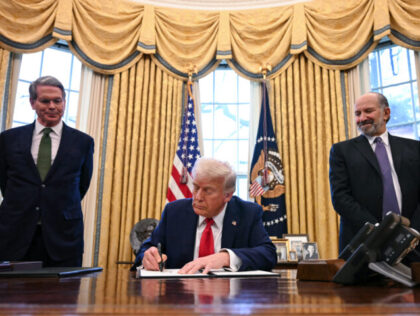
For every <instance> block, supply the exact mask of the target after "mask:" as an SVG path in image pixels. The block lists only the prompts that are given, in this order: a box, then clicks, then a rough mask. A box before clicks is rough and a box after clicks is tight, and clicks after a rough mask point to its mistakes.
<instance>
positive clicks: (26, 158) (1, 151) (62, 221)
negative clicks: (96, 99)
mask: <svg viewBox="0 0 420 316" xmlns="http://www.w3.org/2000/svg"><path fill="white" fill-rule="evenodd" d="M34 127H35V123H33V124H30V125H26V126H22V127H17V128H12V129H9V130H7V131H4V132H3V133H1V134H0V189H1V192H2V195H3V198H4V199H3V201H2V203H1V205H0V260H20V259H21V258H22V257H24V256H25V254H26V252H27V251H28V248H29V246H30V244H31V241H32V239H33V236H34V233H35V230H36V227H37V223H38V222H39V220H41V223H42V234H43V240H44V245H45V248H46V249H47V251H48V254H49V256H50V257H51V258H52V259H53V260H57V261H62V260H66V259H68V258H71V257H73V256H81V255H82V254H83V214H82V209H81V200H82V198H83V196H84V195H85V193H86V191H87V189H88V187H89V183H90V179H91V176H92V164H93V146H94V142H93V139H92V138H91V137H90V136H88V135H87V134H84V133H82V132H80V131H78V130H76V129H74V128H71V127H68V126H67V125H65V124H63V130H62V136H61V141H60V145H59V148H58V151H57V155H56V157H55V160H54V163H53V164H52V166H51V168H50V170H49V172H48V174H47V176H46V178H45V180H44V182H42V181H41V178H40V175H39V172H38V169H37V167H36V165H35V162H34V160H33V157H32V155H31V144H32V135H33V131H34Z"/></svg>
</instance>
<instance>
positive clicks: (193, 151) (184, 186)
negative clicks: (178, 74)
mask: <svg viewBox="0 0 420 316" xmlns="http://www.w3.org/2000/svg"><path fill="white" fill-rule="evenodd" d="M191 89H192V82H191V81H189V82H188V103H187V106H186V107H185V108H184V116H183V118H182V126H181V135H180V137H179V142H178V148H177V151H176V154H175V158H174V164H173V166H172V172H171V177H170V179H169V185H168V192H167V194H166V202H172V201H175V200H178V199H184V198H190V197H192V190H193V186H192V178H191V170H192V167H193V166H194V163H195V161H196V160H197V159H198V158H200V147H199V145H198V133H197V123H196V120H195V115H194V98H193V95H192V90H191Z"/></svg>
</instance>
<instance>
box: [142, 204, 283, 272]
mask: <svg viewBox="0 0 420 316" xmlns="http://www.w3.org/2000/svg"><path fill="white" fill-rule="evenodd" d="M262 213H263V211H262V209H261V207H260V206H259V205H258V204H255V203H251V202H245V201H243V200H241V199H240V198H238V197H235V196H234V197H232V199H231V200H230V201H229V202H228V204H227V207H226V212H225V217H224V219H223V231H222V244H221V247H222V248H229V249H231V250H232V251H233V252H234V253H235V254H236V255H237V256H238V257H239V258H240V259H241V260H242V265H241V267H240V270H256V269H261V270H271V269H272V268H273V267H274V266H275V264H276V261H277V256H276V248H275V247H274V245H273V243H272V242H271V240H270V238H269V237H268V234H267V232H266V231H265V229H264V227H263V225H262ZM197 222H198V215H197V214H195V213H194V210H193V208H192V199H183V200H178V201H175V202H172V203H168V204H167V205H166V207H165V209H164V210H163V213H162V219H161V221H160V223H159V225H158V226H157V227H156V229H155V230H154V231H153V233H152V235H151V236H150V238H149V239H147V240H146V241H145V242H144V243H143V245H142V247H141V249H140V251H139V254H138V256H137V258H136V264H139V263H140V262H141V260H142V259H143V255H144V252H145V251H146V250H147V249H149V248H150V247H151V246H156V245H157V244H158V243H159V242H160V243H161V244H162V252H163V253H165V254H166V255H167V256H168V259H167V261H166V268H181V267H182V266H184V265H185V264H186V263H188V262H190V261H192V260H193V255H194V244H195V235H196V229H197Z"/></svg>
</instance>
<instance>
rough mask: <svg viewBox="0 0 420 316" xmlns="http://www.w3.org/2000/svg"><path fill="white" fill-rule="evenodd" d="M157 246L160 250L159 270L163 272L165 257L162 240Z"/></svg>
mask: <svg viewBox="0 0 420 316" xmlns="http://www.w3.org/2000/svg"><path fill="white" fill-rule="evenodd" d="M157 248H158V252H159V256H160V262H159V271H160V272H162V271H163V258H162V244H161V243H160V242H159V243H158V244H157Z"/></svg>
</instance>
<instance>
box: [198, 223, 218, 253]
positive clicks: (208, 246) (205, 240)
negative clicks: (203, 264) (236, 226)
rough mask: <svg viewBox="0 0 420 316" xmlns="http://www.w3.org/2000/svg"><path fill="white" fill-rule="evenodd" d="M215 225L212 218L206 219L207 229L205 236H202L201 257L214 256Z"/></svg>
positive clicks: (205, 229) (199, 251) (204, 232)
mask: <svg viewBox="0 0 420 316" xmlns="http://www.w3.org/2000/svg"><path fill="white" fill-rule="evenodd" d="M213 223H214V220H213V219H212V218H206V228H204V231H203V234H202V235H201V240H200V249H199V250H198V256H199V257H205V256H208V255H212V254H214V241H213V231H212V230H211V225H213Z"/></svg>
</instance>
